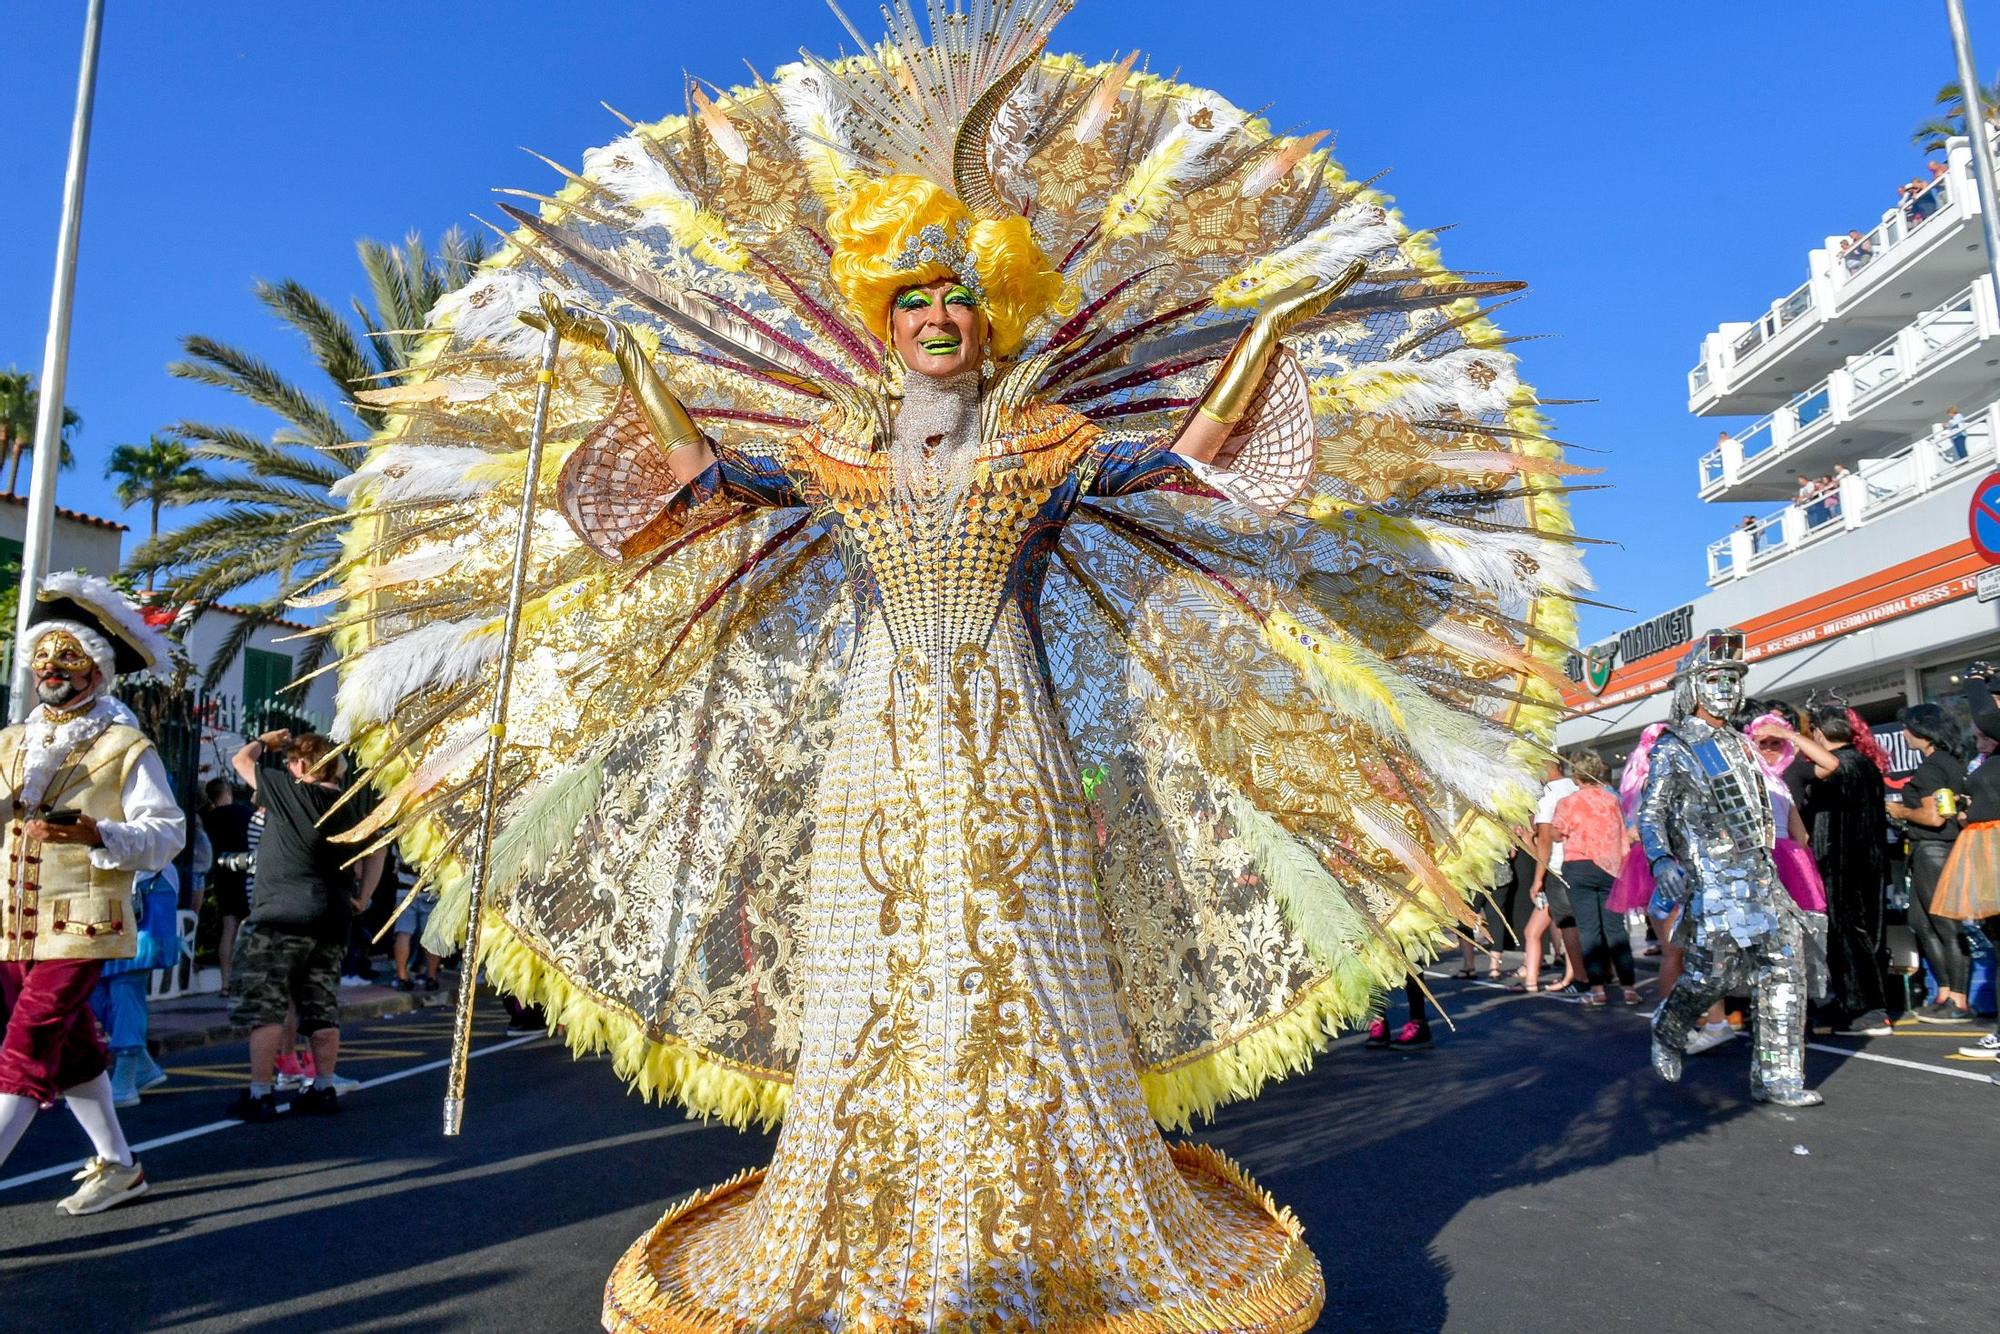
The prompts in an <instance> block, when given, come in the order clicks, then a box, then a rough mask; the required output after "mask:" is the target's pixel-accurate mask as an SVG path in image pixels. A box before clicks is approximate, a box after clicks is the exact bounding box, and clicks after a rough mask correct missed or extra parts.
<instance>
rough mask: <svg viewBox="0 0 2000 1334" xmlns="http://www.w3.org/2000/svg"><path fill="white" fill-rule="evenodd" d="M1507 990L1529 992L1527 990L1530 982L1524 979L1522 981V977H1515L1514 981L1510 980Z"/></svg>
mask: <svg viewBox="0 0 2000 1334" xmlns="http://www.w3.org/2000/svg"><path fill="white" fill-rule="evenodd" d="M1507 990H1509V991H1514V992H1519V993H1521V994H1523V995H1525V994H1526V993H1527V990H1528V984H1527V983H1526V982H1523V981H1521V980H1520V979H1518V978H1517V979H1515V980H1514V981H1512V982H1509V983H1508V984H1507Z"/></svg>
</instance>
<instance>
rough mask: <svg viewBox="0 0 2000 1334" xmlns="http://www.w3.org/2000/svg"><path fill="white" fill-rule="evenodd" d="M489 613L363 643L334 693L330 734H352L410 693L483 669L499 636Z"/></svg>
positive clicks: (494, 653) (341, 736)
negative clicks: (372, 643)
mask: <svg viewBox="0 0 2000 1334" xmlns="http://www.w3.org/2000/svg"><path fill="white" fill-rule="evenodd" d="M492 624H493V618H492V617H490V616H471V617H467V618H465V619H464V620H458V621H437V622H434V623H432V624H430V625H425V626H420V627H419V628H417V629H415V630H411V631H409V632H408V633H406V634H401V635H398V636H396V637H395V638H394V639H391V640H389V641H387V642H386V643H383V644H380V645H377V646H376V647H375V648H372V649H369V650H368V651H367V652H366V653H363V654H362V655H361V656H360V657H358V658H356V659H354V660H353V661H352V662H351V663H349V664H347V667H346V670H345V671H343V672H342V673H341V677H340V690H339V691H338V692H337V693H336V694H335V696H334V720H333V735H334V737H335V738H336V739H337V740H342V741H345V740H348V739H350V738H352V737H353V736H354V735H355V734H356V732H358V731H359V730H360V729H361V728H363V727H366V726H368V725H369V724H371V723H379V722H382V721H383V720H385V719H387V718H388V717H390V716H391V715H392V714H394V713H395V711H396V707H397V705H399V704H401V703H402V702H403V701H404V700H405V699H407V698H409V697H410V696H411V695H414V694H416V693H418V692H419V691H423V690H430V689H434V688H436V687H438V686H450V685H457V684H459V683H460V682H463V681H467V680H470V679H471V678H472V677H473V676H475V675H477V674H478V673H479V672H481V671H483V670H484V669H485V668H486V666H487V665H488V664H489V663H491V662H492V661H493V660H494V659H495V658H496V657H498V656H499V654H500V636H499V635H497V634H492V633H481V632H482V631H487V630H489V629H490V627H491V626H492Z"/></svg>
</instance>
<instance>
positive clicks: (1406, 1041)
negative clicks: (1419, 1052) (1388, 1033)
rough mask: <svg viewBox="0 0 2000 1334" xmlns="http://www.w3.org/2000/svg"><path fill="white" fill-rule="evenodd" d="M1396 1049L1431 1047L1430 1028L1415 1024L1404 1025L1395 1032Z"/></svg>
mask: <svg viewBox="0 0 2000 1334" xmlns="http://www.w3.org/2000/svg"><path fill="white" fill-rule="evenodd" d="M1395 1045H1396V1046H1398V1047H1428V1046H1430V1045H1431V1026H1430V1025H1429V1024H1419V1023H1415V1022H1411V1023H1407V1024H1404V1025H1403V1026H1402V1027H1401V1028H1399V1029H1397V1030H1396V1042H1395Z"/></svg>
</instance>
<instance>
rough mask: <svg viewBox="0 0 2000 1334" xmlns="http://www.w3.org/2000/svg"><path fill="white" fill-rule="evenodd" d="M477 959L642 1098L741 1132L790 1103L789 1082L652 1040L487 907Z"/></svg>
mask: <svg viewBox="0 0 2000 1334" xmlns="http://www.w3.org/2000/svg"><path fill="white" fill-rule="evenodd" d="M479 945H480V947H479V958H480V962H481V963H482V964H483V965H484V966H485V968H486V976H487V978H488V979H489V980H490V981H491V982H492V983H493V985H494V986H496V987H498V988H500V990H502V991H504V992H506V993H507V994H509V995H511V996H514V997H516V998H517V999H519V1000H521V1001H523V1002H524V1003H527V1004H532V1005H539V1006H541V1007H542V1012H543V1013H544V1014H545V1015H546V1016H547V1017H548V1021H549V1024H550V1026H551V1027H554V1028H560V1029H561V1030H562V1034H563V1037H564V1038H565V1039H566V1040H567V1042H568V1043H569V1049H570V1051H571V1052H573V1053H574V1054H576V1055H578V1056H588V1055H591V1054H594V1053H596V1052H608V1053H610V1056H611V1068H612V1069H613V1070H615V1071H616V1072H617V1073H618V1074H619V1075H620V1076H622V1077H623V1078H624V1079H625V1081H626V1083H627V1084H628V1085H629V1086H630V1087H632V1088H634V1089H637V1090H638V1092H639V1093H640V1095H641V1096H643V1097H646V1098H650V1099H652V1100H654V1101H655V1102H666V1101H668V1100H669V1099H671V1100H672V1101H674V1102H677V1103H679V1104H680V1105H681V1106H683V1107H685V1108H687V1109H688V1111H689V1112H691V1113H693V1114H694V1115H696V1116H700V1117H713V1118H714V1119H716V1120H718V1121H721V1122H723V1123H724V1124H726V1125H732V1126H735V1127H736V1128H737V1129H739V1130H746V1129H748V1128H749V1127H751V1126H760V1127H763V1128H765V1129H768V1128H770V1127H771V1126H774V1125H776V1124H777V1123H778V1122H779V1121H780V1120H782V1119H783V1117H784V1115H785V1107H786V1105H787V1104H788V1103H789V1102H790V1101H791V1092H792V1091H791V1086H790V1085H789V1084H788V1083H786V1082H784V1081H782V1080H778V1079H770V1078H764V1077H760V1076H757V1075H754V1074H751V1073H749V1072H748V1071H746V1070H744V1069H741V1068H738V1067H734V1066H730V1065H726V1064H724V1063H722V1062H720V1061H717V1060H713V1059H711V1058H709V1057H707V1056H704V1055H702V1054H700V1053H699V1052H697V1051H695V1050H694V1049H693V1048H692V1047H688V1046H686V1045H685V1044H682V1043H679V1042H672V1041H658V1040H655V1039H653V1038H650V1037H648V1036H647V1035H646V1030H645V1028H644V1027H643V1026H642V1025H641V1024H640V1023H639V1022H638V1021H637V1020H635V1019H633V1018H632V1017H631V1016H630V1015H627V1014H623V1013H621V1012H620V1011H618V1010H616V1009H614V1008H612V1007H611V1006H609V1005H606V1004H605V1003H604V1002H603V1001H602V1000H600V999H598V998H597V997H596V996H594V995H592V994H591V993H590V992H588V991H586V990H585V989H583V988H582V987H579V986H577V985H576V984H575V983H574V982H572V981H570V979H569V978H567V977H565V976H564V975H563V973H562V971H561V970H560V969H559V968H557V967H556V966H555V965H554V964H552V963H550V962H549V961H547V960H546V959H544V958H543V957H542V956H541V955H540V954H538V953H536V952H535V950H534V949H533V948H532V947H531V946H530V945H529V944H528V943H527V942H526V941H525V940H523V939H522V938H521V937H520V936H519V935H517V934H516V933H515V931H514V929H513V928H512V927H511V926H509V925H508V924H507V922H506V921H505V920H504V919H503V918H501V917H500V916H499V915H498V914H493V913H489V914H488V915H487V917H486V925H485V927H484V928H483V930H482V932H481V936H480V942H479Z"/></svg>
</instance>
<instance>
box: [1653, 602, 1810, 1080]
mask: <svg viewBox="0 0 2000 1334" xmlns="http://www.w3.org/2000/svg"><path fill="white" fill-rule="evenodd" d="M1747 670H1748V666H1747V664H1746V663H1745V662H1744V660H1743V635H1742V633H1741V632H1740V631H1734V630H1710V631H1707V632H1705V633H1704V634H1703V635H1701V636H1700V637H1699V638H1698V639H1697V640H1696V641H1695V643H1694V646H1693V647H1692V648H1690V649H1689V650H1688V651H1687V653H1686V654H1684V655H1683V656H1682V658H1681V660H1680V663H1679V664H1678V665H1677V667H1676V669H1675V672H1674V696H1673V704H1672V708H1671V714H1670V717H1669V720H1668V724H1667V729H1666V731H1664V732H1662V733H1661V734H1660V738H1659V740H1658V741H1657V742H1656V743H1655V744H1654V747H1653V753H1652V763H1651V768H1650V769H1649V771H1648V773H1647V775H1646V785H1645V788H1644V790H1643V791H1642V793H1641V795H1640V798H1639V811H1638V825H1639V842H1640V844H1641V846H1643V847H1644V848H1645V851H1646V859H1647V861H1648V863H1649V864H1650V865H1651V867H1652V871H1653V880H1654V884H1655V889H1654V892H1653V898H1652V901H1651V903H1650V904H1649V905H1648V906H1647V913H1648V914H1649V915H1650V916H1651V917H1652V918H1653V919H1654V920H1655V921H1656V922H1658V921H1665V920H1666V919H1667V918H1668V917H1670V916H1672V915H1673V913H1674V912H1675V910H1676V909H1680V908H1685V911H1683V912H1682V913H1681V919H1680V923H1679V925H1678V926H1677V927H1676V929H1675V936H1676V937H1677V942H1678V943H1679V944H1681V945H1682V946H1683V948H1684V949H1685V951H1686V955H1685V962H1684V964H1683V968H1682V972H1681V977H1680V980H1679V981H1678V982H1676V983H1675V984H1674V988H1673V990H1672V991H1671V992H1669V993H1668V995H1667V997H1666V999H1665V1000H1664V1001H1663V1002H1662V1003H1661V1005H1660V1008H1659V1011H1658V1012H1657V1013H1656V1014H1655V1015H1654V1018H1653V1048H1652V1056H1653V1068H1654V1069H1655V1070H1657V1071H1658V1072H1659V1073H1660V1076H1661V1077H1662V1078H1664V1079H1666V1080H1667V1081H1668V1082H1670V1083H1671V1082H1674V1081H1677V1080H1679V1079H1680V1077H1681V1062H1682V1058H1683V1057H1684V1056H1685V1055H1686V1052H1687V1043H1688V1036H1689V1033H1690V1032H1691V1031H1692V1029H1693V1028H1694V1026H1695V1025H1696V1024H1697V1023H1699V1022H1700V1020H1701V1016H1702V1015H1703V1014H1704V1013H1705V1012H1706V1011H1707V1010H1708V1008H1709V1007H1710V1006H1712V1005H1713V1004H1715V1002H1716V1001H1718V1000H1720V999H1721V998H1722V997H1724V996H1727V995H1740V994H1743V993H1746V992H1747V993H1749V994H1750V995H1751V996H1752V997H1753V998H1754V1000H1755V1002H1756V1016H1755V1022H1754V1034H1753V1036H1754V1039H1755V1040H1754V1042H1753V1043H1752V1044H1751V1045H1752V1054H1751V1066H1750V1096H1751V1097H1752V1098H1753V1099H1754V1100H1756V1101H1758V1102H1767V1103H1776V1104H1778V1105H1780V1106H1785V1107H1811V1106H1814V1105H1816V1104H1818V1103H1820V1102H1823V1101H1825V1099H1824V1098H1823V1097H1822V1096H1821V1095H1820V1094H1819V1093H1818V1092H1817V1091H1814V1090H1810V1089H1808V1088H1806V1086H1805V1013H1806V998H1807V991H1808V987H1809V976H1808V973H1809V970H1808V967H1807V958H1808V954H1809V953H1810V951H1811V942H1812V940H1813V938H1814V937H1815V936H1816V935H1819V934H1820V933H1823V931H1824V926H1823V925H1816V924H1815V923H1814V922H1813V921H1812V920H1811V919H1812V917H1813V916H1814V914H1810V913H1807V912H1805V911H1803V910H1801V909H1800V908H1799V907H1798V906H1797V905H1796V904H1795V903H1794V902H1793V901H1792V899H1791V896H1790V895H1788V894H1787V893H1786V892H1785V889H1784V887H1783V885H1782V884H1780V883H1779V880H1778V871H1777V867H1776V865H1775V863H1774V862H1773V860H1772V849H1773V848H1774V847H1775V846H1776V843H1777V835H1778V831H1777V827H1776V824H1775V822H1774V819H1773V816H1772V807H1771V800H1770V796H1769V793H1768V792H1767V791H1766V788H1765V778H1764V776H1763V774H1762V772H1761V771H1760V770H1759V768H1758V765H1757V760H1756V756H1755V754H1754V753H1753V752H1752V750H1751V748H1750V743H1749V741H1748V740H1747V739H1746V738H1745V737H1744V736H1743V735H1742V734H1741V733H1739V732H1737V731H1735V730H1734V729H1732V728H1731V727H1730V726H1729V725H1728V722H1727V721H1726V720H1727V719H1728V718H1729V717H1730V716H1731V715H1732V714H1734V713H1735V712H1736V710H1737V709H1738V708H1739V707H1740V706H1741V705H1742V703H1743V676H1744V673H1745V672H1746V671H1747ZM1824 921H1825V919H1824V918H1823V917H1821V918H1819V923H1821V924H1823V923H1824Z"/></svg>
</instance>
